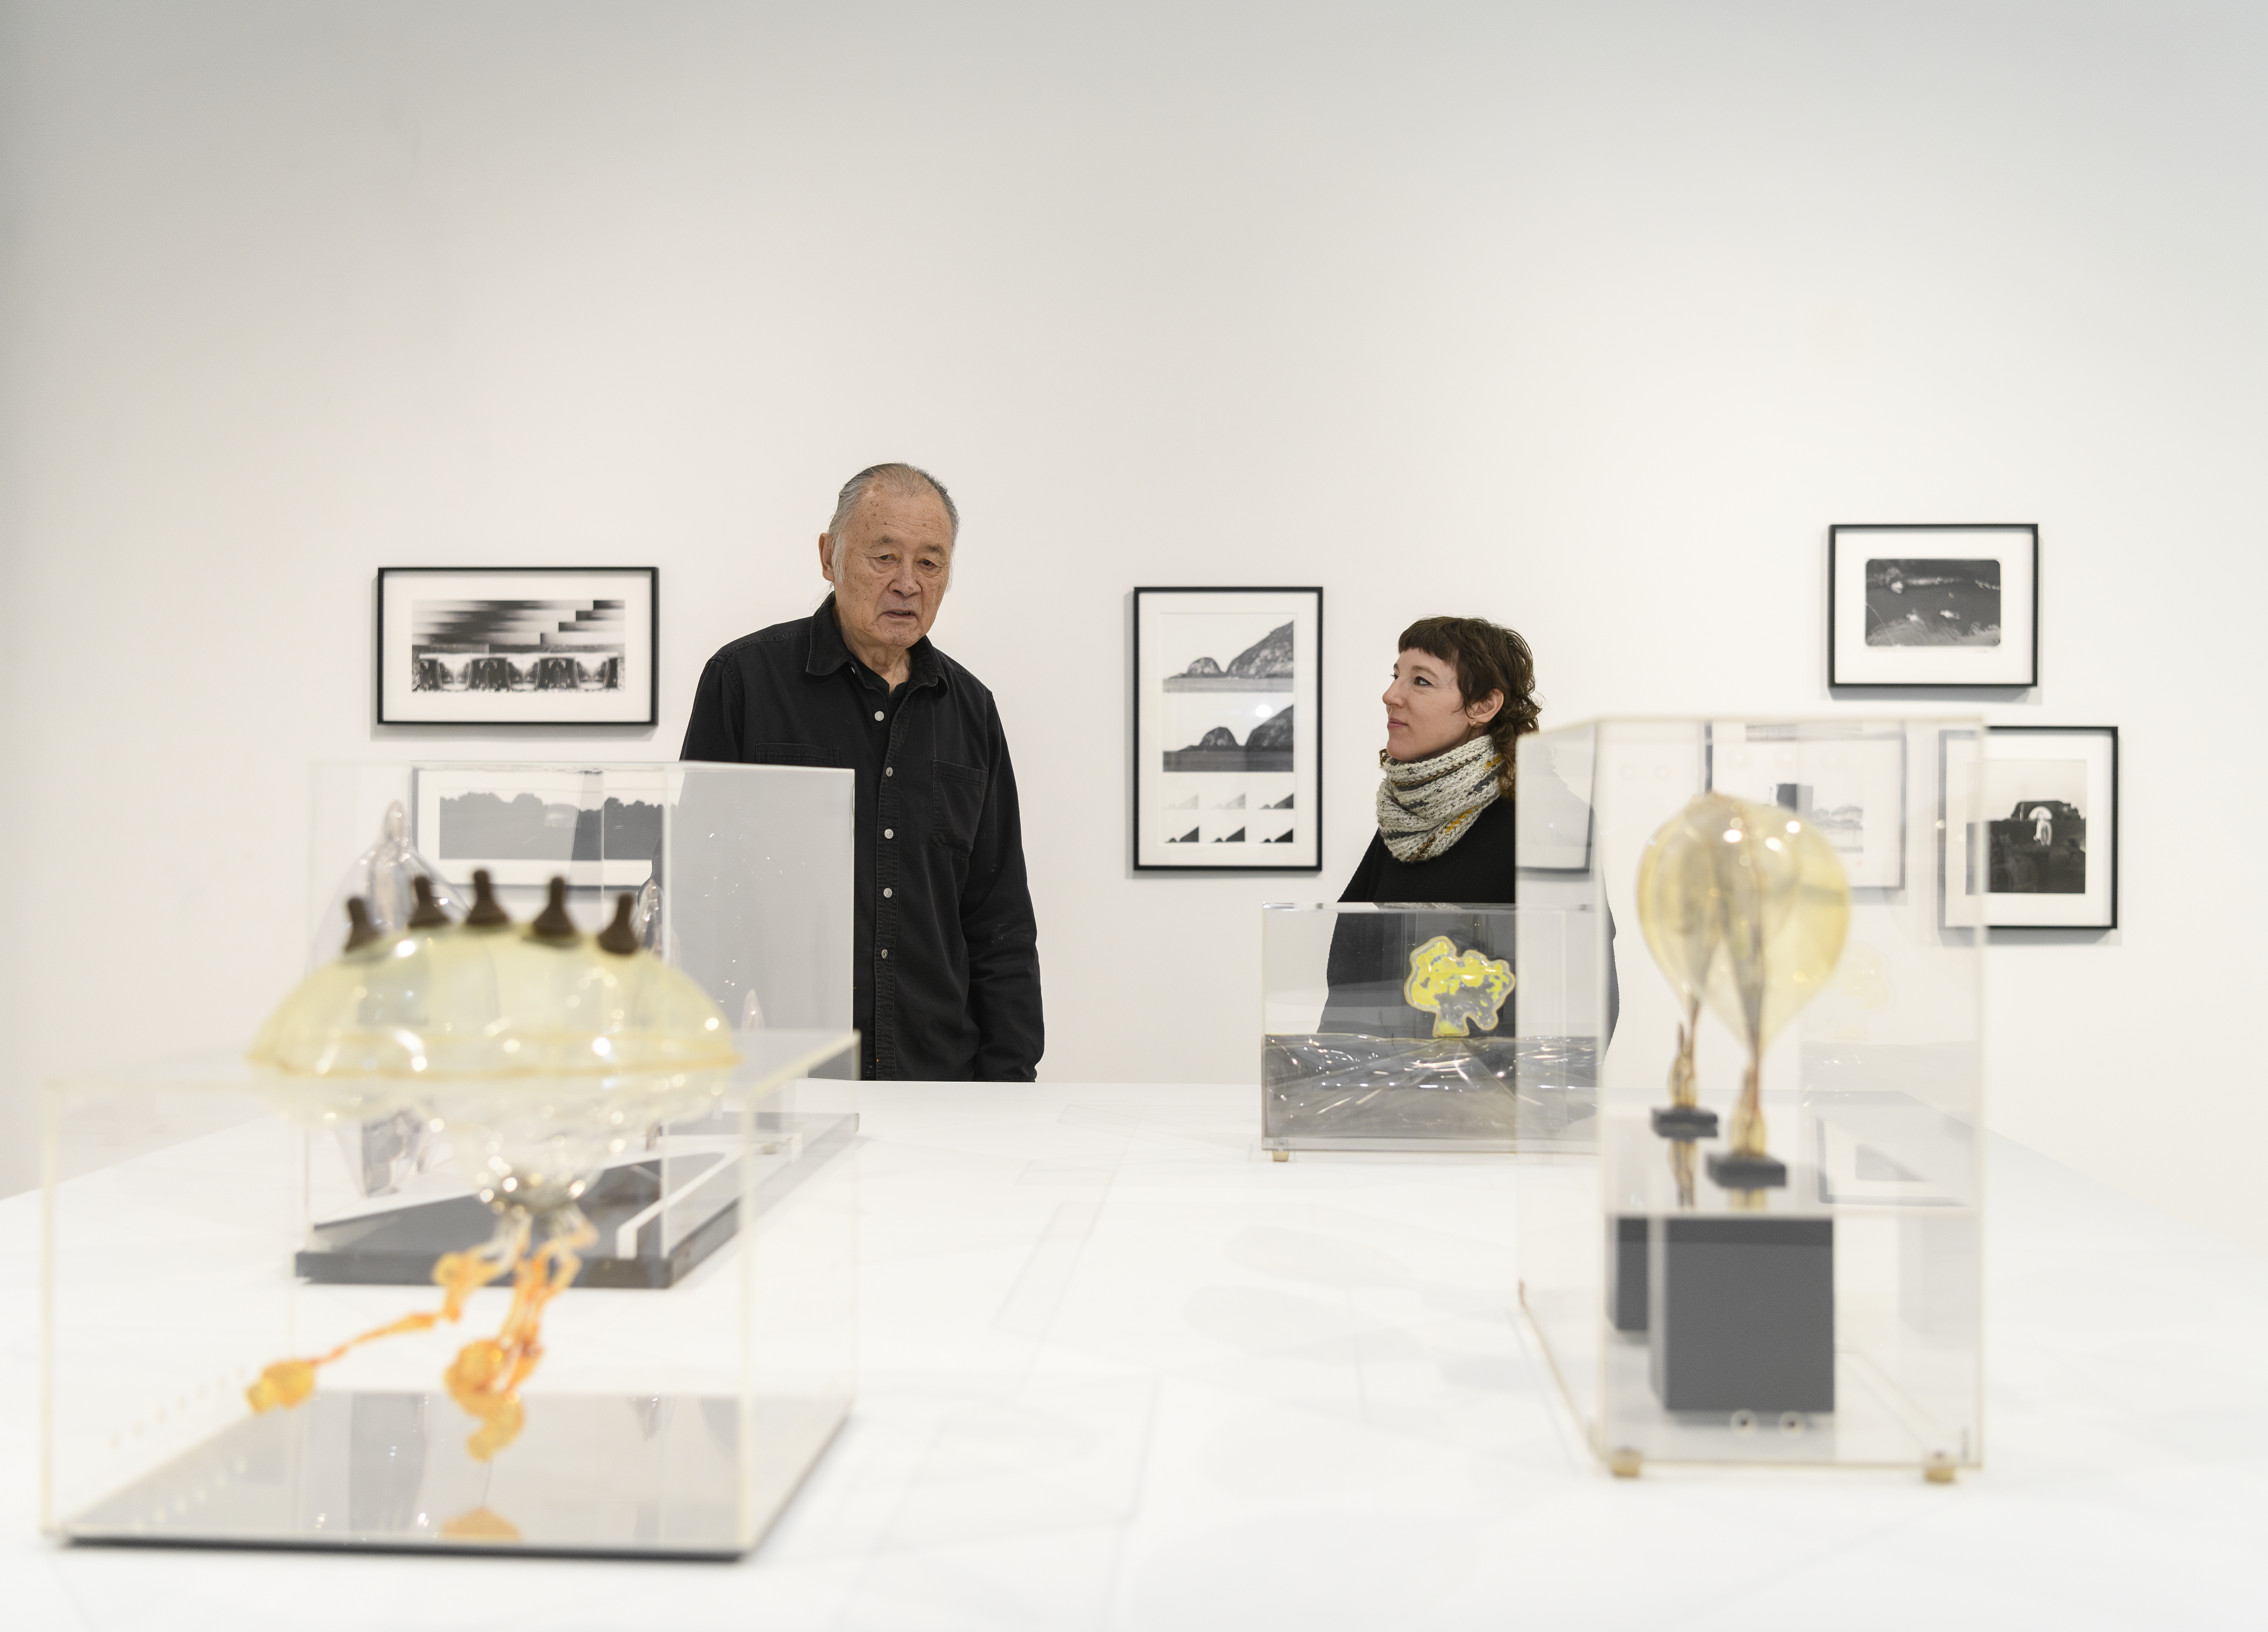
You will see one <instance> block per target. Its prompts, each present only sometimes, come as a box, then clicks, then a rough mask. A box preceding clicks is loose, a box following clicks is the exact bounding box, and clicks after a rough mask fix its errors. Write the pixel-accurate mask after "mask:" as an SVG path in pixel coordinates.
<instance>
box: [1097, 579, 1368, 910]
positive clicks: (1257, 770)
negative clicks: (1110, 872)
mask: <svg viewBox="0 0 2268 1632" xmlns="http://www.w3.org/2000/svg"><path fill="white" fill-rule="evenodd" d="M1322 651H1323V592H1322V590H1321V589H1320V588H1293V589H1137V590H1136V591H1135V592H1134V776H1133V786H1134V818H1133V831H1134V865H1135V867H1136V868H1142V869H1158V870H1181V871H1186V870H1189V869H1193V868H1203V869H1210V870H1216V871H1217V870H1222V869H1228V868H1234V869H1239V870H1251V869H1256V868H1258V869H1266V870H1270V871H1277V872H1306V873H1312V872H1314V871H1316V870H1318V869H1319V868H1321V867H1322V862H1323V845H1322V759H1321V757H1320V755H1319V753H1318V751H1317V744H1319V743H1320V742H1322V720H1321V718H1320V713H1321V705H1322Z"/></svg>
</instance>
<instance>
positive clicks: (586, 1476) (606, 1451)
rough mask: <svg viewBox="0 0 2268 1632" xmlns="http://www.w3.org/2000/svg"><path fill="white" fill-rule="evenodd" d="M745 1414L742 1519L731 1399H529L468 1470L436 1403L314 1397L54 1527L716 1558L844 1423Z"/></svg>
mask: <svg viewBox="0 0 2268 1632" xmlns="http://www.w3.org/2000/svg"><path fill="white" fill-rule="evenodd" d="M850 1406H851V1402H850V1399H849V1398H848V1397H847V1396H845V1397H843V1398H840V1399H762V1398H760V1399H756V1400H755V1401H754V1402H753V1405H752V1407H751V1409H750V1412H749V1422H748V1436H747V1437H748V1453H747V1465H748V1466H747V1475H748V1479H749V1485H748V1488H747V1502H748V1503H749V1506H750V1509H751V1510H750V1511H747V1512H745V1513H744V1512H743V1511H742V1510H741V1508H740V1502H741V1499H742V1498H741V1493H740V1478H741V1473H742V1467H741V1463H742V1457H741V1422H740V1401H739V1400H736V1399H733V1397H732V1396H730V1395H707V1396H699V1395H685V1396H681V1395H652V1394H617V1395H549V1396H544V1395H535V1396H531V1397H530V1398H529V1399H528V1400H527V1426H526V1428H525V1429H522V1431H521V1434H520V1436H519V1440H518V1441H517V1442H516V1443H515V1444H513V1446H512V1451H511V1454H510V1455H508V1456H504V1457H499V1458H497V1459H496V1460H494V1461H491V1462H485V1463H484V1462H476V1461H475V1460H474V1459H473V1458H471V1457H470V1456H468V1454H467V1453H466V1451H465V1438H466V1432H467V1429H468V1428H469V1427H470V1426H471V1424H470V1423H469V1422H468V1419H467V1418H466V1416H465V1414H463V1413H462V1412H460V1411H459V1410H458V1409H457V1407H456V1406H455V1405H454V1404H453V1402H452V1401H451V1400H450V1399H449V1397H448V1396H447V1395H446V1394H444V1393H431V1394H415V1393H336V1394H318V1395H316V1396H315V1397H314V1398H313V1399H310V1400H309V1401H308V1402H307V1403H306V1405H305V1406H304V1407H300V1408H299V1409H298V1410H295V1411H289V1412H273V1413H270V1414H267V1415H265V1416H256V1417H247V1418H244V1419H242V1420H241V1421H239V1422H236V1423H235V1424H233V1425H232V1427H230V1428H228V1429H225V1430H224V1431H223V1432H221V1433H220V1434H217V1435H216V1436H214V1437H212V1438H211V1439H210V1440H207V1441H206V1442H205V1443H203V1444H201V1445H198V1446H196V1447H195V1449H193V1450H191V1451H188V1452H186V1453H185V1454H183V1455H181V1456H180V1457H177V1458H174V1459H173V1461H171V1462H169V1463H167V1464H166V1466H163V1467H160V1468H158V1470H157V1471H156V1472H154V1473H151V1474H149V1475H148V1476H146V1477H145V1478H144V1479H141V1480H139V1481H136V1483H134V1484H132V1485H129V1486H128V1487H127V1488H124V1489H122V1490H120V1491H118V1492H116V1493H115V1494H114V1495H110V1496H108V1497H107V1498H105V1499H104V1500H103V1501H101V1502H99V1503H96V1504H95V1505H94V1506H93V1507H92V1508H90V1509H89V1510H86V1511H85V1512H84V1513H81V1514H79V1515H77V1517H75V1518H72V1519H70V1521H68V1522H67V1523H66V1524H64V1525H63V1527H62V1533H63V1535H65V1536H66V1537H68V1538H70V1540H77V1541H110V1542H129V1543H137V1544H141V1545H144V1546H184V1547H230V1546H239V1547H246V1546H257V1547H324V1548H343V1549H357V1550H365V1551H379V1552H384V1551H410V1552H465V1551H485V1552H512V1553H566V1554H616V1555H622V1556H636V1557H651V1558H726V1557H733V1556H736V1555H737V1554H740V1552H741V1551H742V1550H743V1546H744V1544H743V1543H742V1542H741V1540H740V1538H741V1537H742V1536H744V1535H747V1534H748V1533H749V1532H750V1531H751V1530H754V1531H755V1532H759V1533H760V1532H762V1530H763V1529H764V1528H765V1527H766V1526H767V1525H770V1522H771V1521H772V1519H773V1518H776V1517H777V1515H778V1513H779V1510H781V1509H782V1508H783V1507H784V1506H785V1505H786V1503H787V1500H788V1498H789V1497H790V1496H791V1495H793V1494H794V1491H795V1489H796V1487H797V1486H798V1485H799V1484H801V1483H802V1481H803V1478H804V1476H805V1474H806V1473H809V1472H810V1470H811V1468H812V1466H814V1464H815V1463H816V1462H817V1461H818V1459H819V1457H820V1454H821V1452H822V1451H825V1450H826V1448H827V1445H828V1441H830V1440H831V1439H833V1438H834V1436H835V1434H836V1430H837V1429H839V1428H841V1427H842V1425H843V1420H844V1419H845V1417H847V1416H848V1415H849V1414H850Z"/></svg>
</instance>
